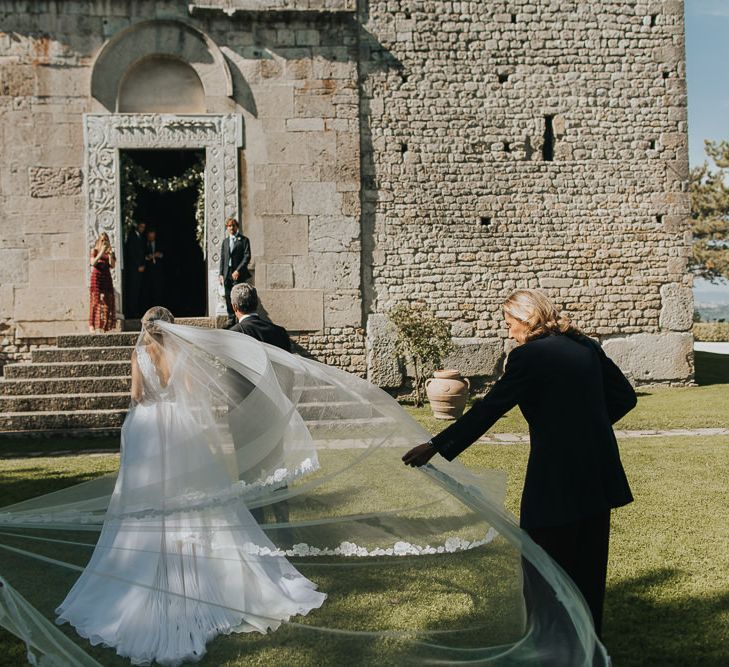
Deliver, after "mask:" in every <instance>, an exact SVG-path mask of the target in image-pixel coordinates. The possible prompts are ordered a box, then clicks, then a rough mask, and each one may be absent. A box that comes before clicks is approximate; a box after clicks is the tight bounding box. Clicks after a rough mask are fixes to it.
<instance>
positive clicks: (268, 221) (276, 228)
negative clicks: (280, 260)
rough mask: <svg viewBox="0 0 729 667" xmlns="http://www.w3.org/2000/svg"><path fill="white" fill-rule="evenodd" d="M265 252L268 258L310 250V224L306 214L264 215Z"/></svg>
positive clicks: (304, 252) (262, 219)
mask: <svg viewBox="0 0 729 667" xmlns="http://www.w3.org/2000/svg"><path fill="white" fill-rule="evenodd" d="M261 226H262V228H263V254H264V256H265V257H267V258H268V259H272V258H276V257H286V256H289V255H306V254H307V253H308V252H309V232H308V229H309V224H308V221H307V218H306V216H304V215H285V216H262V217H261Z"/></svg>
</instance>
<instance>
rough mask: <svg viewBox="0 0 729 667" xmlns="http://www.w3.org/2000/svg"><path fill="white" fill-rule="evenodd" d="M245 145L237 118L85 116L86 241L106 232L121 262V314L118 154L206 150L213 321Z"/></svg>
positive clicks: (207, 246) (236, 208)
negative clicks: (226, 227)
mask: <svg viewBox="0 0 729 667" xmlns="http://www.w3.org/2000/svg"><path fill="white" fill-rule="evenodd" d="M242 146H243V119H242V117H241V116H240V115H238V114H200V115H182V114H84V147H85V156H84V175H85V178H84V193H85V197H86V242H87V247H92V246H93V244H94V242H95V241H96V239H97V238H98V236H99V234H101V232H106V233H107V234H108V235H109V239H110V240H111V245H112V248H114V251H115V253H116V255H117V257H119V258H120V259H121V260H122V261H120V262H118V263H117V266H116V269H115V270H114V285H115V288H116V292H117V301H116V303H117V310H118V311H121V308H120V306H121V299H120V298H119V297H120V295H121V286H122V282H121V277H122V273H121V269H122V264H123V259H122V258H123V256H124V253H123V244H124V239H123V230H122V219H121V213H122V210H121V200H120V192H121V171H120V168H119V151H121V150H124V149H130V148H131V149H134V148H136V149H144V150H154V149H165V148H167V149H179V150H185V149H190V150H193V149H203V148H204V149H205V251H206V252H205V258H206V265H207V275H208V306H207V310H208V315H210V316H213V315H215V314H216V312H217V311H219V306H220V302H221V299H220V297H219V296H218V261H219V252H220V243H221V241H222V238H223V234H224V231H225V230H224V227H223V223H224V221H225V218H227V217H228V216H232V217H234V218H236V219H238V220H240V217H239V207H240V196H239V193H238V182H239V178H238V149H239V148H241V147H242ZM89 271H90V267H89V266H88V264H87V273H88V272H89ZM86 277H87V283H88V277H89V276H88V275H87V276H86ZM223 308H224V306H223Z"/></svg>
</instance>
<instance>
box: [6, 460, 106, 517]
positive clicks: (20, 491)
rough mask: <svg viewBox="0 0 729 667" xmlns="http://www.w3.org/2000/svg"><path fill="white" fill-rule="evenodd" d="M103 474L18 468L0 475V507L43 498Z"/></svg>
mask: <svg viewBox="0 0 729 667" xmlns="http://www.w3.org/2000/svg"><path fill="white" fill-rule="evenodd" d="M103 475H104V472H103V471H102V472H100V471H98V470H90V471H88V472H86V473H80V474H76V475H69V474H65V473H64V472H58V473H55V474H54V473H53V472H52V471H48V469H47V468H42V467H33V466H28V467H26V468H18V469H16V470H14V471H13V472H12V473H11V474H6V473H0V488H1V489H2V491H3V492H2V499H1V500H0V507H7V506H8V505H14V504H15V503H19V502H22V501H24V500H28V499H30V498H37V497H39V496H44V495H46V494H47V493H53V492H54V491H60V490H61V489H65V488H67V487H69V486H74V485H76V484H81V483H83V482H88V481H90V480H92V479H98V478H99V477H100V476H103Z"/></svg>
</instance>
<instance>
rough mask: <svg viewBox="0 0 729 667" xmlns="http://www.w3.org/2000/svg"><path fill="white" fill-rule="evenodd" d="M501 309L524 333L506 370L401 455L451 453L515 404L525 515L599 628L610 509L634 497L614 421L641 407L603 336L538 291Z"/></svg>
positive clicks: (519, 295) (423, 457) (409, 460)
mask: <svg viewBox="0 0 729 667" xmlns="http://www.w3.org/2000/svg"><path fill="white" fill-rule="evenodd" d="M504 317H505V320H506V324H507V326H508V328H509V337H510V338H513V339H514V340H516V342H517V343H519V346H518V347H516V348H514V350H512V352H511V354H510V355H509V360H508V364H507V366H506V371H505V372H504V375H503V376H502V377H501V379H499V381H498V382H496V384H495V385H494V386H493V388H492V389H491V391H490V392H489V393H488V394H486V396H485V397H484V398H482V399H481V400H479V401H476V402H475V403H474V405H473V407H472V408H471V409H470V410H469V411H468V412H466V414H464V415H463V417H461V418H460V419H459V420H457V421H456V422H454V423H453V424H451V425H450V426H449V427H448V428H446V429H445V430H444V431H442V432H441V433H439V434H438V435H437V436H435V437H433V439H432V440H430V441H429V442H427V443H424V444H422V445H418V446H417V447H414V448H413V449H411V450H410V451H409V452H408V453H407V454H405V456H404V457H403V461H404V462H405V463H406V464H407V465H411V466H421V465H423V464H424V463H427V462H428V461H429V460H430V459H431V458H432V457H433V456H434V455H435V454H436V453H439V454H440V455H441V456H443V457H445V458H446V459H447V460H449V461H451V460H452V459H454V458H455V457H456V456H458V454H460V453H461V452H462V451H463V450H464V449H466V448H467V447H469V446H470V445H471V444H472V443H473V442H474V441H475V440H477V439H478V438H479V437H480V436H481V435H483V434H484V433H485V432H486V431H487V430H488V429H489V428H490V427H491V426H493V424H494V423H495V422H496V420H497V419H499V417H501V416H502V415H504V414H505V413H506V412H508V411H509V410H510V409H511V408H513V407H514V406H515V405H518V406H519V407H520V409H521V411H522V413H523V415H524V417H525V419H526V420H527V422H528V423H529V433H530V440H531V450H530V454H529V462H528V464H527V472H526V479H525V481H524V490H523V493H522V500H521V517H520V525H521V527H522V528H523V529H524V530H525V531H526V532H527V533H528V534H529V536H530V537H531V538H532V539H533V540H534V541H535V542H536V543H537V544H539V545H540V546H541V547H542V548H543V549H544V550H545V551H546V552H547V553H548V554H549V555H550V556H551V557H552V558H553V559H554V560H555V561H556V562H557V563H559V565H560V566H561V567H562V568H563V569H564V570H565V571H566V572H567V574H569V575H570V577H571V578H572V579H573V581H574V582H575V584H576V585H577V587H578V588H579V589H580V591H581V592H582V594H583V595H584V597H585V600H586V601H587V604H588V606H589V607H590V611H591V612H592V617H593V620H594V623H595V631H596V633H597V635H598V637H599V636H600V633H601V626H602V607H603V601H604V597H605V580H606V575H607V554H608V540H609V535H610V510H611V508H613V507H620V506H622V505H626V504H627V503H629V502H631V501H632V499H633V496H632V494H631V492H630V487H629V486H628V481H627V479H626V477H625V472H624V471H623V466H622V464H621V462H620V455H619V453H618V445H617V441H616V440H615V435H614V433H613V429H612V424H613V423H615V422H616V421H617V420H618V419H620V418H621V417H622V416H623V415H625V414H626V413H627V412H629V411H630V410H632V409H633V407H635V404H636V396H635V392H634V391H633V388H632V387H631V385H630V383H629V382H628V380H627V379H626V378H625V376H624V375H623V374H622V373H621V372H620V369H619V368H618V367H617V366H616V365H615V364H614V363H613V362H612V361H611V360H610V359H609V358H608V357H607V356H606V355H605V353H604V352H603V350H602V348H601V347H600V345H599V343H597V342H595V341H594V340H592V339H590V338H588V337H587V336H585V335H583V334H581V333H580V332H579V331H578V330H577V329H576V328H574V327H573V326H572V325H571V324H570V323H569V320H568V319H567V318H566V317H565V316H564V315H562V314H560V313H559V311H558V310H557V308H556V307H555V305H554V304H553V303H552V302H551V301H550V300H549V298H548V297H546V296H545V295H544V294H542V293H541V292H538V291H536V290H517V291H516V292H514V293H513V294H512V295H511V296H510V297H509V298H508V299H507V301H506V302H505V304H504Z"/></svg>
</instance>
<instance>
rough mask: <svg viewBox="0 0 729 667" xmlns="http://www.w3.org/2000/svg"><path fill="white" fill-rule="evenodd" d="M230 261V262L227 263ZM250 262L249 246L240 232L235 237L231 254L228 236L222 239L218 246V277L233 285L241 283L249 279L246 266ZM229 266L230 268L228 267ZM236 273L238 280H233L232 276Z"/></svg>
mask: <svg viewBox="0 0 729 667" xmlns="http://www.w3.org/2000/svg"><path fill="white" fill-rule="evenodd" d="M229 260H230V261H229ZM250 261H251V244H250V241H248V239H247V238H246V237H245V236H243V234H241V233H240V232H239V233H238V234H236V235H235V243H234V244H233V252H231V251H230V236H226V237H225V238H224V239H223V243H222V244H221V245H220V267H219V269H220V275H221V276H223V278H224V280H226V281H228V282H233V283H242V282H245V281H246V280H248V278H250V277H251V272H250V271H249V270H248V264H249V262H250ZM229 264H230V266H229ZM234 271H238V273H239V274H240V275H239V276H238V280H233V277H232V274H233V272H234Z"/></svg>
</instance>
